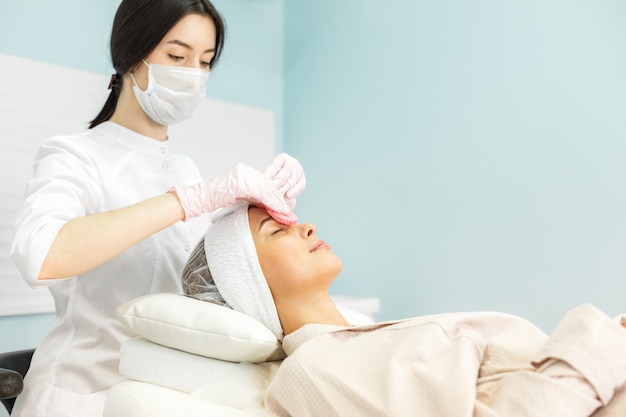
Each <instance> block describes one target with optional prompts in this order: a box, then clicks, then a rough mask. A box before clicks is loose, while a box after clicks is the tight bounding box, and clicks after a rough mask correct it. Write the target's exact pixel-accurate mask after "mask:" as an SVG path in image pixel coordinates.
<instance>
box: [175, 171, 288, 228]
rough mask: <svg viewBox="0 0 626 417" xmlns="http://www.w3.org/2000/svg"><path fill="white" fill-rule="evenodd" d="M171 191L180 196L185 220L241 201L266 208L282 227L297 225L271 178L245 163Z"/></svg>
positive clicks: (176, 187)
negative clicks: (284, 225) (283, 225)
mask: <svg viewBox="0 0 626 417" xmlns="http://www.w3.org/2000/svg"><path fill="white" fill-rule="evenodd" d="M168 191H169V192H174V193H176V195H177V196H178V200H179V201H180V205H181V206H182V208H183V211H184V212H185V219H184V220H185V221H186V220H189V219H191V218H193V217H197V216H199V215H200V214H202V213H208V212H211V211H214V210H217V209H218V208H222V207H226V206H230V205H232V204H235V203H236V202H238V201H249V202H251V203H254V204H258V205H260V206H263V207H265V208H266V209H267V210H268V213H270V215H271V216H272V217H273V218H274V219H276V220H277V221H279V222H281V223H283V224H294V223H295V222H296V220H297V217H296V215H295V214H294V213H293V211H292V210H291V208H290V207H289V205H288V204H287V202H286V201H285V197H284V196H283V193H282V192H281V191H280V190H279V188H278V187H277V186H276V185H275V184H274V182H272V179H271V178H270V177H269V176H267V175H265V174H263V173H261V172H259V171H257V170H256V169H253V168H250V167H249V166H247V165H244V164H236V165H234V166H233V167H232V168H230V169H228V170H227V171H225V172H223V173H222V174H220V175H217V176H215V177H213V178H210V179H208V180H206V181H202V182H199V183H197V184H193V185H183V186H175V187H172V188H170V189H169V190H168Z"/></svg>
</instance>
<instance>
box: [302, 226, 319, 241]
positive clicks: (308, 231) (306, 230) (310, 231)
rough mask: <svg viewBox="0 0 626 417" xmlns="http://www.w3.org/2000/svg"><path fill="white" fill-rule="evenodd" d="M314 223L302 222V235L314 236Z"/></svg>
mask: <svg viewBox="0 0 626 417" xmlns="http://www.w3.org/2000/svg"><path fill="white" fill-rule="evenodd" d="M315 230H316V228H315V225H314V224H312V223H304V224H302V230H301V233H302V237H305V238H308V237H311V236H315Z"/></svg>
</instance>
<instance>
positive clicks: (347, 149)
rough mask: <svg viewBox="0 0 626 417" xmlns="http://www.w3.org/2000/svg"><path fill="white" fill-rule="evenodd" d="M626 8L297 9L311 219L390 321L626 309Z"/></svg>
mask: <svg viewBox="0 0 626 417" xmlns="http://www.w3.org/2000/svg"><path fill="white" fill-rule="evenodd" d="M625 18H626V3H625V2H623V1H620V0H614V1H587V0H548V1H546V0H525V1H517V2H502V1H495V0H491V1H489V0H478V1H471V2H469V1H462V0H451V1H415V0H392V1H388V2H382V1H374V0H342V1H336V0H300V1H287V2H286V3H285V22H286V25H285V56H286V60H285V65H286V67H285V91H286V99H285V103H286V108H285V120H286V124H285V136H286V138H287V140H286V149H287V151H288V152H290V153H292V154H294V155H295V156H296V157H298V158H299V159H300V160H301V162H302V163H303V165H304V167H305V170H306V172H307V174H308V177H307V178H308V190H307V192H306V193H305V195H304V196H303V197H302V198H301V199H300V201H299V203H298V207H297V210H298V213H299V216H300V219H301V220H309V221H313V222H316V224H317V226H318V233H319V235H320V236H321V237H322V238H324V239H325V240H326V241H327V242H329V243H330V244H331V245H333V248H334V250H335V252H337V253H338V254H339V255H340V256H341V257H342V259H343V261H344V270H343V273H342V275H341V277H340V279H339V280H338V281H337V282H336V283H335V284H333V290H334V292H337V293H352V294H355V295H362V296H370V295H372V296H374V295H380V296H381V297H382V307H383V308H382V312H381V314H380V316H379V318H380V319H392V318H400V317H408V316H413V315H419V314H427V313H434V312H445V311H459V310H500V311H506V312H511V313H516V314H521V315H523V316H525V317H527V318H529V319H531V320H532V321H534V322H536V323H538V324H539V325H540V326H541V327H543V328H544V329H545V330H551V329H552V327H553V326H554V324H556V322H557V321H558V319H559V318H560V317H561V316H562V315H563V314H564V313H565V311H566V310H568V309H569V308H571V307H573V306H575V305H578V304H579V303H583V302H593V303H595V304H597V305H598V306H600V307H601V308H603V309H604V310H606V311H607V312H608V313H610V314H617V313H618V312H621V311H626V304H625V303H624V294H625V293H626V215H625V214H626V48H625V47H624V40H625V39H626V25H624V19H625Z"/></svg>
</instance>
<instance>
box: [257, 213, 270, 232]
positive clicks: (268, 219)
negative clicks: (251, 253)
mask: <svg viewBox="0 0 626 417" xmlns="http://www.w3.org/2000/svg"><path fill="white" fill-rule="evenodd" d="M270 220H273V219H272V217H271V216H267V217H266V218H264V219H263V220H261V222H260V223H259V232H260V231H261V228H262V227H263V225H264V224H265V223H267V222H268V221H270Z"/></svg>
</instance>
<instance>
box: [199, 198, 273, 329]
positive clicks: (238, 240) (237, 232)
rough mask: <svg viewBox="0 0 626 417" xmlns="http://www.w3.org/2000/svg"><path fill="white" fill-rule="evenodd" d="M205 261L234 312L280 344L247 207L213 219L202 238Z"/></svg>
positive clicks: (242, 205) (227, 210) (241, 205)
mask: <svg viewBox="0 0 626 417" xmlns="http://www.w3.org/2000/svg"><path fill="white" fill-rule="evenodd" d="M204 250H205V253H206V260H207V264H208V267H209V269H210V271H211V275H212V277H213V280H214V281H215V285H216V286H217V289H218V290H219V293H220V294H221V296H222V297H223V298H224V300H225V301H226V303H228V305H229V306H230V307H231V308H232V309H233V310H236V311H239V312H241V313H244V314H247V315H248V316H250V317H252V318H254V319H256V320H258V321H260V322H261V323H263V324H264V325H265V326H266V327H267V328H268V329H270V330H271V331H272V332H273V333H274V334H275V335H276V337H277V338H278V340H282V338H283V329H282V326H281V325H280V320H279V318H278V312H277V311H276V306H275V304H274V298H273V297H272V293H271V292H270V288H269V286H268V284H267V281H266V280H265V276H264V275H263V271H262V270H261V265H260V264H259V259H258V257H257V253H256V247H255V246H254V241H253V240H252V234H251V233H250V224H249V222H248V203H239V204H236V205H234V206H231V207H227V208H225V209H223V210H222V211H220V212H219V213H218V214H216V215H215V216H213V224H212V225H211V226H210V227H209V228H208V230H207V232H206V234H205V236H204Z"/></svg>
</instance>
